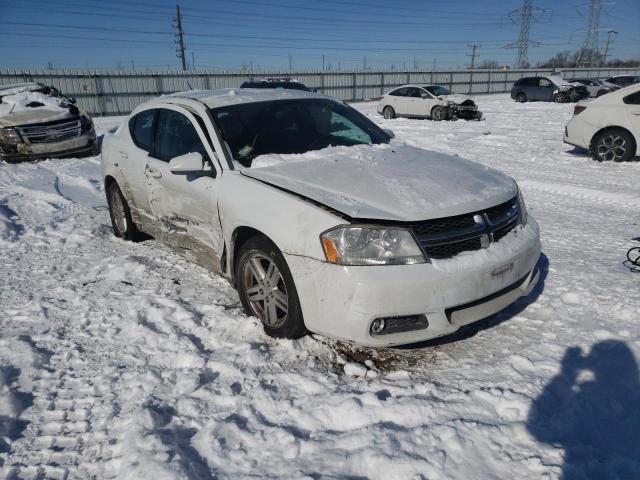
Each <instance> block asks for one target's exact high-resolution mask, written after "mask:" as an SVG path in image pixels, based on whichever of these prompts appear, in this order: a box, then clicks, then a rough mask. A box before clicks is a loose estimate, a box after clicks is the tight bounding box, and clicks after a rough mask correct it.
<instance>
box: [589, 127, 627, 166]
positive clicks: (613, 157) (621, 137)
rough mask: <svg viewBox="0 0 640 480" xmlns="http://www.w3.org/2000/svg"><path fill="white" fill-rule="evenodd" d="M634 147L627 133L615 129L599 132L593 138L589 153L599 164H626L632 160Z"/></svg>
mask: <svg viewBox="0 0 640 480" xmlns="http://www.w3.org/2000/svg"><path fill="white" fill-rule="evenodd" d="M635 147H636V145H635V142H634V140H633V137H632V136H631V134H629V132H627V131H626V130H622V129H620V128H615V129H611V130H605V131H604V132H600V133H599V134H598V135H596V136H595V137H594V139H593V142H592V144H591V153H592V154H593V156H594V158H595V159H596V160H598V161H600V162H611V161H613V162H628V161H629V160H631V159H632V158H633V155H634V153H635Z"/></svg>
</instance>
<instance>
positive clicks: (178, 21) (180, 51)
mask: <svg viewBox="0 0 640 480" xmlns="http://www.w3.org/2000/svg"><path fill="white" fill-rule="evenodd" d="M173 28H175V29H176V33H175V43H176V55H177V56H178V58H179V59H180V61H181V63H182V70H183V71H185V70H186V69H187V60H186V58H185V55H184V51H185V48H184V31H183V30H182V15H180V5H176V18H175V19H174V22H173Z"/></svg>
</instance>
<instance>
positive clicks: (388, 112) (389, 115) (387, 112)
mask: <svg viewBox="0 0 640 480" xmlns="http://www.w3.org/2000/svg"><path fill="white" fill-rule="evenodd" d="M382 115H383V116H384V118H386V119H387V120H391V119H394V118H396V111H395V110H394V109H393V107H390V106H389V105H387V106H386V107H384V108H383V109H382Z"/></svg>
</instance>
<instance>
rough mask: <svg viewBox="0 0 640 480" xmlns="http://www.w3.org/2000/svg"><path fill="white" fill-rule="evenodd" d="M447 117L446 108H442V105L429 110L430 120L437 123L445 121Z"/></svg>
mask: <svg viewBox="0 0 640 480" xmlns="http://www.w3.org/2000/svg"><path fill="white" fill-rule="evenodd" d="M448 116H449V112H448V111H447V107H443V106H442V105H436V106H435V107H433V108H432V109H431V119H432V120H434V121H436V122H439V121H441V120H446V119H447V117H448Z"/></svg>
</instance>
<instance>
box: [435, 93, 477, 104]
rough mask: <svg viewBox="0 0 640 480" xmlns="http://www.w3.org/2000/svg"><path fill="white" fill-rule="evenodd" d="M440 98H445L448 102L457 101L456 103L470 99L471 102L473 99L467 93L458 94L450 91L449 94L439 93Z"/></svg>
mask: <svg viewBox="0 0 640 480" xmlns="http://www.w3.org/2000/svg"><path fill="white" fill-rule="evenodd" d="M440 98H441V99H443V100H447V101H449V102H453V103H458V104H460V103H462V102H465V101H467V100H471V101H472V102H473V101H474V100H473V97H469V96H468V95H458V94H455V93H452V94H451V95H440ZM474 103H475V102H474Z"/></svg>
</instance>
